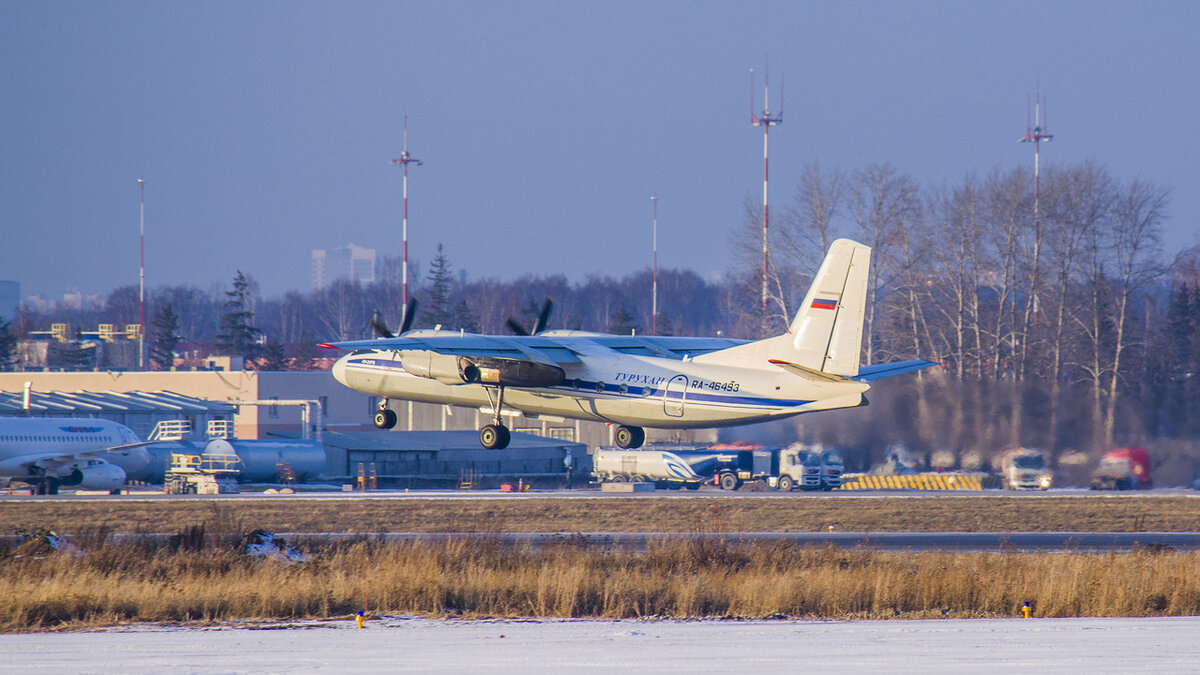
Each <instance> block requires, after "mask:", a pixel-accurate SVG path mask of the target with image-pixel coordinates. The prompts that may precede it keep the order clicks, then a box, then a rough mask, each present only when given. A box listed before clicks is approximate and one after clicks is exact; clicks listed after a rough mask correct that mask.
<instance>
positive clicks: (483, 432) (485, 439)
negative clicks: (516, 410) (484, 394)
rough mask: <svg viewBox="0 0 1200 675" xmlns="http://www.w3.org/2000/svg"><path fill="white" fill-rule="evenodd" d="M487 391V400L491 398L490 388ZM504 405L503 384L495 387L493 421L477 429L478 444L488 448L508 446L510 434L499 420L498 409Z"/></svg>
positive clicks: (496, 448)
mask: <svg viewBox="0 0 1200 675" xmlns="http://www.w3.org/2000/svg"><path fill="white" fill-rule="evenodd" d="M487 391H488V401H491V399H492V392H491V390H490V389H489V390H487ZM503 407H504V386H503V385H500V386H498V387H496V402H495V403H494V404H493V406H492V409H493V410H494V411H495V417H494V419H495V423H493V424H489V425H487V426H486V427H484V428H482V429H480V430H479V444H480V445H482V446H483V447H485V448H487V449H488V450H503V449H505V448H507V447H508V442H509V441H510V440H512V434H511V433H509V431H508V427H506V426H504V423H503V422H501V421H500V410H501V409H502V408H503Z"/></svg>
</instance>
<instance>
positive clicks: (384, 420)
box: [374, 409, 398, 429]
mask: <svg viewBox="0 0 1200 675" xmlns="http://www.w3.org/2000/svg"><path fill="white" fill-rule="evenodd" d="M397 419H398V418H397V417H396V411H395V410H390V409H384V410H380V411H379V412H377V413H375V419H374V422H375V428H376V429H391V428H392V427H395V426H396V420H397Z"/></svg>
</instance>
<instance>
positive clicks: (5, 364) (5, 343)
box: [0, 317, 17, 371]
mask: <svg viewBox="0 0 1200 675" xmlns="http://www.w3.org/2000/svg"><path fill="white" fill-rule="evenodd" d="M16 361H17V336H15V335H13V332H12V322H11V321H5V320H4V318H3V317H0V371H6V370H12V368H13V365H14V364H16Z"/></svg>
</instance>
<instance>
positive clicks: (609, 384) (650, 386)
mask: <svg viewBox="0 0 1200 675" xmlns="http://www.w3.org/2000/svg"><path fill="white" fill-rule="evenodd" d="M870 255H871V249H870V247H869V246H865V245H863V244H860V243H858V242H855V241H851V240H849V239H838V240H837V241H834V242H833V244H832V245H831V246H830V248H829V252H828V253H827V255H826V256H825V259H824V261H823V262H822V263H821V267H820V269H819V270H818V271H817V275H816V277H814V279H813V284H812V286H811V287H810V288H809V290H808V294H807V295H806V296H805V298H804V302H803V303H802V304H801V306H800V309H799V311H797V313H796V316H795V318H794V319H793V321H792V323H791V326H790V327H789V328H788V331H787V332H786V333H784V334H783V335H778V336H775V337H771V338H767V339H764V340H757V341H746V340H734V339H726V338H720V337H717V338H704V337H673V336H672V337H667V336H646V335H641V336H639V335H613V334H605V333H592V332H585V331H578V330H542V329H544V327H545V322H546V320H547V318H548V314H549V310H550V304H549V303H547V305H546V308H545V309H544V310H543V312H542V316H541V317H539V319H538V323H537V325H536V326H535V327H534V329H533V330H532V331H530V332H529V334H526V335H512V336H501V335H479V334H472V333H465V332H460V331H446V330H436V329H435V330H411V331H410V330H407V329H408V326H409V325H411V319H412V314H413V312H412V309H413V304H412V303H410V306H409V307H408V308H407V309H406V311H405V317H406V318H405V325H404V326H403V327H402V328H401V331H400V334H399V335H393V334H392V333H391V332H390V331H388V330H387V329H386V328H385V327H383V326H381V325H379V324H378V320H377V317H375V318H372V325H373V326H375V327H376V329H377V330H378V332H380V333H381V334H382V335H383V336H384V337H381V338H375V339H369V340H356V341H347V342H337V343H325V344H322V345H321V346H322V347H326V348H334V349H343V350H350V353H349V354H347V355H345V356H342V357H341V358H339V359H338V360H337V362H336V363H335V364H334V366H333V376H334V378H335V379H336V380H337V381H338V382H340V383H341V384H343V385H345V386H347V387H349V388H351V389H355V390H357V391H360V392H363V393H366V394H371V395H373V396H378V397H380V399H381V400H380V403H379V411H378V412H377V413H376V414H375V415H374V422H375V426H376V427H378V428H380V429H389V428H392V427H394V426H395V424H396V413H395V412H394V411H392V410H390V409H389V408H388V400H389V399H393V398H394V399H402V400H409V401H421V402H425V403H441V404H449V405H460V406H471V407H479V408H480V409H481V410H485V411H487V412H489V413H490V414H491V415H492V423H491V424H488V425H487V426H485V427H483V429H481V430H480V433H479V440H480V443H481V444H482V445H483V446H484V447H485V448H490V449H502V448H505V447H507V446H508V443H509V440H510V433H509V430H508V428H507V427H506V426H505V425H504V423H503V421H502V417H503V416H505V415H514V414H524V415H528V416H540V417H544V418H549V419H553V420H562V419H579V420H590V421H597V422H607V423H610V424H616V425H618V426H617V428H616V430H615V433H614V440H615V442H616V444H617V445H618V446H620V447H621V448H637V447H641V445H642V443H643V442H644V441H645V437H646V436H645V427H651V428H659V429H688V428H708V427H719V426H736V425H743V424H751V423H756V422H764V421H769V420H776V419H781V418H785V417H791V416H793V415H799V414H802V413H808V412H815V411H818V410H832V409H836V408H853V407H857V406H861V405H866V399H865V398H864V396H863V394H864V392H866V391H867V389H869V388H870V383H871V382H873V381H875V380H878V379H882V378H885V377H891V376H894V375H899V374H901V373H908V372H912V371H916V370H920V369H922V368H927V367H929V366H932V365H935V364H933V363H931V362H929V361H923V360H913V361H900V362H895V363H886V364H876V365H867V366H860V365H859V355H860V352H861V349H862V334H863V319H864V316H865V310H866V298H867V271H868V264H869V262H870ZM509 323H510V326H512V327H513V328H514V331H516V332H523V331H520V330H518V329H519V326H515V325H513V322H511V320H510V322H509Z"/></svg>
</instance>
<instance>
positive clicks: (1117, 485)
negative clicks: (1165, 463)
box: [1092, 448, 1154, 490]
mask: <svg viewBox="0 0 1200 675" xmlns="http://www.w3.org/2000/svg"><path fill="white" fill-rule="evenodd" d="M1153 486H1154V482H1153V481H1152V480H1150V453H1148V452H1146V449H1145V448H1117V449H1116V450H1109V451H1108V452H1106V453H1105V454H1104V457H1103V458H1102V459H1101V460H1100V466H1098V467H1096V471H1095V472H1094V473H1093V474H1092V489H1093V490H1149V489H1150V488H1151V487H1153Z"/></svg>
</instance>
